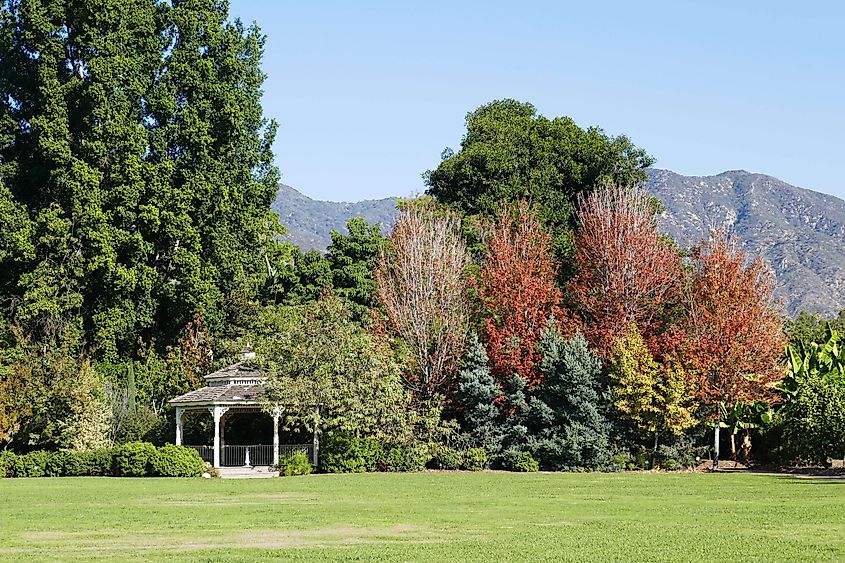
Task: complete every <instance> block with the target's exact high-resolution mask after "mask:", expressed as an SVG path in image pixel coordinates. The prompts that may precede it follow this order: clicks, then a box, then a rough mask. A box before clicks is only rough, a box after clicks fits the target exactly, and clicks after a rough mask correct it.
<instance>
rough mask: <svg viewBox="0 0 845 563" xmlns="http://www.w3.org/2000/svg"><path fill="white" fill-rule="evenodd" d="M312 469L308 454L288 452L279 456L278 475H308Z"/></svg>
mask: <svg viewBox="0 0 845 563" xmlns="http://www.w3.org/2000/svg"><path fill="white" fill-rule="evenodd" d="M313 470H314V467H313V466H312V465H311V461H310V460H309V459H308V456H307V455H305V454H304V453H303V452H297V453H294V454H288V455H285V456H282V457H281V458H279V476H280V477H293V476H294V475H310V474H311V472H312V471H313Z"/></svg>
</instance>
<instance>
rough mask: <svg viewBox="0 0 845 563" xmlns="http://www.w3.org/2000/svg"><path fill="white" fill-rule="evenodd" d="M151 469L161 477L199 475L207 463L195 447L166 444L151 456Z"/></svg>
mask: <svg viewBox="0 0 845 563" xmlns="http://www.w3.org/2000/svg"><path fill="white" fill-rule="evenodd" d="M150 469H151V472H152V474H153V475H157V476H159V477H199V476H200V475H202V474H203V472H204V471H205V463H204V462H203V461H202V458H201V457H200V455H199V453H197V451H196V450H194V449H191V448H186V447H184V446H176V445H174V444H166V445H164V446H162V447H160V448H159V449H158V450H156V451H155V452H154V453H153V455H152V456H151V457H150Z"/></svg>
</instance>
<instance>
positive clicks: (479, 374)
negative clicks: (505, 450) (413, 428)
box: [456, 333, 502, 457]
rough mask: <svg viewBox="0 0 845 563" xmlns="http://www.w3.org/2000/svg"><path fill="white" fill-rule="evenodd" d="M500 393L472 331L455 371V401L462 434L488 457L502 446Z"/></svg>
mask: <svg viewBox="0 0 845 563" xmlns="http://www.w3.org/2000/svg"><path fill="white" fill-rule="evenodd" d="M501 394H502V388H501V387H500V385H499V384H497V383H496V380H495V379H494V378H493V375H492V374H491V373H490V366H489V365H488V359H487V352H486V351H485V350H484V345H483V344H482V343H481V341H480V340H479V339H478V336H477V335H476V334H475V333H473V334H472V336H471V338H470V341H469V345H468V346H467V354H466V357H465V358H464V361H463V366H462V368H461V371H460V372H459V373H458V389H457V393H456V402H457V407H458V410H459V414H460V418H461V429H462V431H463V434H464V437H465V438H466V439H467V441H468V442H469V444H470V445H471V446H472V447H479V448H484V450H485V451H486V452H487V455H488V456H489V457H493V456H495V455H498V454H499V452H500V450H501V447H502V444H501V442H502V427H501V426H502V422H501V420H500V419H501V412H500V411H499V408H498V407H497V406H496V404H495V401H496V399H497V398H499V397H500V396H501Z"/></svg>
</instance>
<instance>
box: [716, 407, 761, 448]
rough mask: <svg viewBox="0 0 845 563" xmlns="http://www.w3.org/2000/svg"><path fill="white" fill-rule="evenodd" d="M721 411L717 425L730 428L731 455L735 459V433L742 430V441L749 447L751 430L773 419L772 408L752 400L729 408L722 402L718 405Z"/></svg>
mask: <svg viewBox="0 0 845 563" xmlns="http://www.w3.org/2000/svg"><path fill="white" fill-rule="evenodd" d="M719 409H720V410H721V412H722V416H721V420H720V422H719V425H720V426H721V427H722V428H726V429H728V430H730V435H731V457H732V458H733V459H734V460H735V461H736V435H737V434H738V433H739V432H740V431H744V437H743V442H744V443H745V444H747V447H748V449H750V448H751V430H752V429H754V428H761V427H763V426H766V425H768V424H771V423H772V421H773V420H774V410H772V407H771V406H769V405H767V404H766V403H762V402H759V401H754V402H752V403H737V404H735V405H734V406H733V407H732V408H731V409H730V410H729V409H728V408H726V407H725V405H724V404H721V405H719Z"/></svg>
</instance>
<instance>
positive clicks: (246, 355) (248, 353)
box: [241, 344, 255, 362]
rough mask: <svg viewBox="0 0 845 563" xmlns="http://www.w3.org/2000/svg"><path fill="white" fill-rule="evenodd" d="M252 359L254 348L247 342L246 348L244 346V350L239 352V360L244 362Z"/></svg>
mask: <svg viewBox="0 0 845 563" xmlns="http://www.w3.org/2000/svg"><path fill="white" fill-rule="evenodd" d="M254 359H255V350H253V349H252V346H250V345H249V344H247V345H246V348H244V351H243V352H241V361H242V362H246V361H249V360H254Z"/></svg>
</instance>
